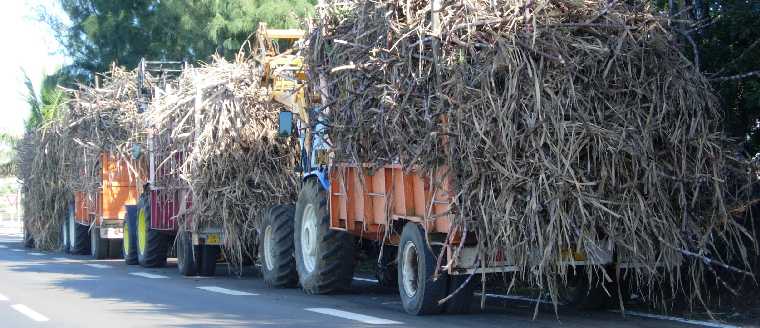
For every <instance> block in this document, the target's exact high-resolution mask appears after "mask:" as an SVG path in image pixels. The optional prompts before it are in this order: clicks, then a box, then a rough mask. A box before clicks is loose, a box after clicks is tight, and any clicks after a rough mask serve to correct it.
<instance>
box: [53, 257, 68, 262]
mask: <svg viewBox="0 0 760 328" xmlns="http://www.w3.org/2000/svg"><path fill="white" fill-rule="evenodd" d="M53 260H56V261H68V260H69V259H67V258H65V257H54V258H53Z"/></svg>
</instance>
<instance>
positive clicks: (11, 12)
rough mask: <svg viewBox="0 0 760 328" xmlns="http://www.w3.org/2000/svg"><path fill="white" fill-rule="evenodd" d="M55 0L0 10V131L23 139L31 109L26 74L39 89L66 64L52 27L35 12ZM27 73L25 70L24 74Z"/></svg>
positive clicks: (19, 1)
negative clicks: (48, 76)
mask: <svg viewBox="0 0 760 328" xmlns="http://www.w3.org/2000/svg"><path fill="white" fill-rule="evenodd" d="M53 3H54V1H52V0H10V1H4V2H3V8H2V10H0V42H1V44H3V45H5V46H4V47H3V50H2V51H0V99H2V101H3V104H2V107H0V132H5V133H11V134H14V135H17V136H20V135H21V134H22V133H23V131H24V120H25V119H26V118H27V116H28V115H29V108H28V106H27V104H26V102H25V101H24V96H25V94H26V87H25V86H24V75H23V71H26V72H27V74H28V75H29V77H30V78H31V79H32V83H33V84H34V86H35V88H37V89H38V90H39V85H40V83H41V80H42V77H43V76H44V74H45V73H52V72H54V71H55V70H56V68H58V67H60V66H61V65H63V64H64V63H65V62H66V58H65V56H64V55H63V54H61V46H60V44H58V42H56V40H55V38H54V37H53V33H52V31H51V30H50V28H49V27H48V26H47V25H46V24H45V23H42V22H39V21H37V20H36V18H35V16H36V14H35V10H34V8H36V7H37V6H38V5H40V4H42V5H45V6H47V7H48V8H51V5H52V4H53ZM22 70H23V71H22Z"/></svg>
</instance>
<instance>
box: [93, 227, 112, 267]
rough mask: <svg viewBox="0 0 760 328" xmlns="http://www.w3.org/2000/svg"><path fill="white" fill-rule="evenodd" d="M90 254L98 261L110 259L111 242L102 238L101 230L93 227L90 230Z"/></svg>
mask: <svg viewBox="0 0 760 328" xmlns="http://www.w3.org/2000/svg"><path fill="white" fill-rule="evenodd" d="M90 238H91V239H90V253H91V254H92V257H94V258H95V259H96V260H102V259H106V258H108V246H109V242H108V239H106V238H101V237H100V228H97V227H93V228H92V229H90Z"/></svg>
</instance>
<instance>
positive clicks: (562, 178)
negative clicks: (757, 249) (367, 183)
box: [306, 0, 751, 301]
mask: <svg viewBox="0 0 760 328" xmlns="http://www.w3.org/2000/svg"><path fill="white" fill-rule="evenodd" d="M428 3H429V2H427V1H395V0H375V1H350V2H345V1H343V2H341V3H340V4H333V5H328V6H326V7H324V8H322V12H321V15H320V17H319V18H318V22H317V24H316V25H317V28H315V29H314V31H313V32H312V33H311V35H310V40H309V46H308V47H307V48H306V50H307V52H308V54H307V61H308V63H309V69H310V72H309V74H310V76H311V78H312V79H314V81H317V77H318V76H324V77H326V78H327V80H328V81H327V83H326V84H325V85H327V86H328V87H327V91H326V95H325V98H326V99H325V102H326V103H330V104H331V106H330V110H329V114H328V118H327V120H328V124H329V126H330V127H331V130H330V138H331V140H332V141H333V143H334V145H335V158H336V160H337V161H341V162H352V163H371V164H373V165H375V166H380V165H383V164H388V163H400V164H403V165H404V166H406V167H416V168H419V169H421V170H423V171H428V172H433V171H434V170H436V169H437V168H439V167H444V166H446V167H449V168H451V169H452V171H453V173H452V178H453V180H454V184H455V186H456V190H457V192H458V193H459V195H460V196H459V197H457V198H456V200H455V204H454V206H453V210H452V211H453V214H454V217H455V218H456V219H455V224H456V225H458V226H467V227H468V228H469V229H468V230H469V231H473V232H474V233H476V234H477V235H478V239H479V240H480V242H481V244H482V245H483V247H484V248H485V249H486V251H487V252H486V256H487V257H488V258H492V257H494V256H496V254H497V253H503V254H509V255H510V256H509V259H510V260H511V261H512V262H514V264H515V265H517V266H518V267H519V268H520V272H519V273H518V274H517V277H519V278H520V279H521V280H523V281H524V283H525V284H527V285H530V286H533V287H538V288H540V289H546V290H548V291H549V293H550V294H551V296H552V299H553V300H555V301H556V300H557V297H556V295H557V288H558V286H559V285H561V284H562V283H566V281H567V277H568V275H569V274H570V273H569V270H570V269H569V268H568V266H566V265H563V264H561V262H562V261H563V259H565V257H566V255H563V254H564V252H565V251H566V250H577V251H580V252H583V253H585V254H594V253H595V252H597V251H598V249H599V247H600V245H615V247H616V249H617V250H624V252H623V253H620V254H618V255H620V256H624V257H625V260H626V261H628V262H630V263H632V264H634V265H637V266H640V269H636V270H634V273H635V274H636V275H638V276H640V278H641V279H637V280H639V281H664V280H673V277H674V276H679V275H680V273H679V271H678V269H677V268H676V267H673V266H671V265H670V263H678V262H679V261H680V259H681V258H683V254H682V253H683V252H682V251H680V250H685V249H688V250H692V251H694V253H699V254H701V253H702V252H701V251H707V252H705V253H708V254H718V253H721V251H722V252H723V253H728V254H727V255H726V257H727V258H730V259H732V260H733V261H738V262H740V263H742V264H744V263H747V261H746V256H747V255H746V254H747V253H746V251H745V248H746V244H745V243H744V239H745V238H746V237H748V235H747V234H746V233H745V232H744V230H743V229H742V228H741V222H740V221H739V220H737V219H736V217H735V216H733V215H732V214H731V213H729V211H728V208H735V206H730V205H731V202H733V201H734V200H736V197H734V195H732V193H731V190H730V189H731V188H729V187H728V186H727V183H726V171H727V168H729V167H731V166H733V165H734V163H731V162H730V161H729V158H730V157H732V154H731V153H730V151H729V150H728V149H729V148H730V147H727V145H728V142H729V141H728V140H726V138H725V137H724V136H723V135H722V134H721V132H720V128H721V123H722V117H721V114H720V107H719V105H718V103H717V100H716V98H715V96H714V95H713V93H712V89H711V87H710V84H709V82H708V81H707V80H706V79H705V77H704V76H702V75H701V74H700V73H699V72H698V71H696V70H695V69H694V67H693V65H692V63H690V62H688V60H686V59H685V58H684V56H682V55H681V54H680V52H679V49H677V48H676V47H675V45H674V44H673V42H672V40H673V38H674V33H675V32H673V31H672V30H671V29H670V28H669V26H668V22H667V19H666V18H665V17H661V16H659V15H658V14H655V13H653V12H654V11H648V10H641V8H642V7H631V6H629V4H627V3H623V2H608V1H595V0H586V1H572V2H571V1H547V0H536V1H522V0H496V1H492V0H489V1H486V0H473V1H464V2H463V1H442V7H441V10H440V11H438V12H437V13H438V14H439V15H440V16H439V18H440V26H438V27H436V28H439V29H440V34H439V33H436V31H434V30H433V28H432V27H431V20H430V17H432V16H433V15H432V13H431V10H430V7H429V6H428ZM439 35H440V37H439ZM317 82H318V81H317ZM315 83H316V82H315ZM442 136H446V138H442ZM444 140H446V141H444ZM750 239H751V237H750ZM663 240H667V241H668V242H669V243H672V247H670V246H669V245H666V244H664V243H663V242H662V241H663ZM721 245H737V246H736V247H735V248H732V247H728V248H726V247H723V248H721V247H722V246H721ZM717 261H718V262H719V263H725V260H717ZM686 262H688V263H690V264H691V265H692V266H691V267H690V268H691V269H690V271H689V272H690V275H691V278H692V279H694V280H695V281H701V278H702V276H703V275H704V273H705V269H704V267H703V266H701V265H703V264H705V262H704V261H701V260H700V259H695V258H694V257H687V258H684V263H686ZM718 262H712V263H718ZM708 265H709V263H708ZM584 272H585V273H586V274H587V275H588V277H589V278H590V279H594V280H597V279H602V278H601V277H604V276H606V273H605V268H603V267H601V266H591V267H589V268H588V269H587V270H585V271H584ZM557 277H559V278H557ZM557 279H559V280H557ZM557 281H559V285H558V283H557ZM484 283H485V282H484ZM648 286H649V287H648V288H652V287H651V286H653V285H652V284H649V285H648ZM686 287H690V286H686ZM644 294H646V295H652V294H653V293H652V290H651V289H650V290H649V293H644Z"/></svg>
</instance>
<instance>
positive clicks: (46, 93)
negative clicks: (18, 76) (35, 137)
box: [24, 71, 71, 131]
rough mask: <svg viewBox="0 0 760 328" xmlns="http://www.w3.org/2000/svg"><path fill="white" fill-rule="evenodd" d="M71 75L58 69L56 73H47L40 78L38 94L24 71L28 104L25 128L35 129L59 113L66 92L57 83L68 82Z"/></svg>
mask: <svg viewBox="0 0 760 328" xmlns="http://www.w3.org/2000/svg"><path fill="white" fill-rule="evenodd" d="M70 78H71V77H70V76H69V75H67V74H66V73H61V72H60V71H59V72H58V73H56V74H52V75H47V76H45V78H43V79H42V85H41V86H40V93H39V95H38V94H37V92H36V91H35V89H34V85H33V84H32V80H31V79H30V78H29V76H27V75H26V73H24V84H25V85H26V89H27V95H26V103H27V104H28V105H29V111H30V113H29V119H27V120H26V122H25V125H26V130H27V131H30V130H33V129H36V128H38V127H40V126H42V125H43V124H45V123H46V122H50V121H51V120H54V119H56V118H57V117H59V115H60V114H61V111H62V109H63V104H64V103H65V102H66V92H64V91H63V90H61V89H60V88H59V87H58V85H59V84H66V83H70V82H69V79H70Z"/></svg>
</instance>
